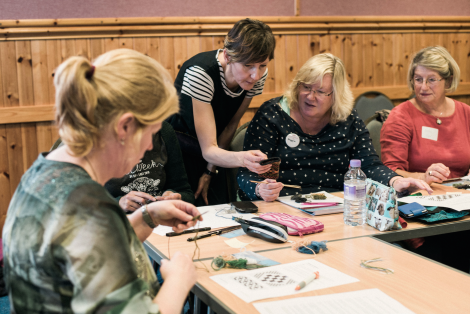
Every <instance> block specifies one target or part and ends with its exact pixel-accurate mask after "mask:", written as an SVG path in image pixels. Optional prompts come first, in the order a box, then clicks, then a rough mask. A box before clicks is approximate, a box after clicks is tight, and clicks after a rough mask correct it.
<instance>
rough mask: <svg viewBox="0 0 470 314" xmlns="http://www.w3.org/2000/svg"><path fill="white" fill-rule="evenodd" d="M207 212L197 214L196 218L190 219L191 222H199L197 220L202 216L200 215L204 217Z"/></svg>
mask: <svg viewBox="0 0 470 314" xmlns="http://www.w3.org/2000/svg"><path fill="white" fill-rule="evenodd" d="M208 212H209V211H208V210H206V211H205V212H203V213H202V214H199V215H197V216H196V217H193V219H191V221H196V220H199V218H200V217H201V216H202V215H205V214H207V213H208Z"/></svg>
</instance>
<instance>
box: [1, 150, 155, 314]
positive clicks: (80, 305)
mask: <svg viewBox="0 0 470 314" xmlns="http://www.w3.org/2000/svg"><path fill="white" fill-rule="evenodd" d="M45 156H46V154H42V155H39V157H38V159H37V160H36V161H35V162H34V164H33V165H32V167H31V168H30V169H29V170H28V171H27V172H26V173H25V174H24V176H23V177H22V179H21V182H20V184H19V186H18V188H17V190H16V192H15V195H14V196H13V198H12V200H11V203H10V207H9V208H8V214H7V218H6V222H5V225H4V227H3V247H4V265H5V266H4V267H5V268H4V273H5V283H6V286H7V289H8V291H9V297H10V302H11V306H12V313H30V314H31V313H158V312H159V308H158V305H157V304H154V303H152V299H153V298H154V297H155V295H156V293H157V292H158V289H159V284H158V281H157V279H156V276H155V272H154V271H153V269H152V267H151V265H150V261H149V259H148V256H147V254H146V253H145V250H144V248H143V246H142V243H141V242H140V241H139V239H138V238H137V236H136V234H135V232H134V230H133V228H132V226H131V225H130V223H129V221H128V219H127V217H126V216H125V214H124V212H123V211H122V210H121V208H120V207H119V204H118V203H117V202H116V200H115V199H113V198H112V197H111V196H110V195H109V194H108V192H107V191H106V189H105V188H104V187H103V186H101V185H99V184H98V183H97V182H95V181H93V180H92V179H91V178H90V176H89V175H88V174H87V172H86V171H85V170H84V169H83V168H81V167H80V166H77V165H74V164H70V163H65V162H57V161H51V160H47V159H45Z"/></svg>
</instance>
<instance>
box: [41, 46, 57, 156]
mask: <svg viewBox="0 0 470 314" xmlns="http://www.w3.org/2000/svg"><path fill="white" fill-rule="evenodd" d="M46 49H47V77H48V78H47V82H48V84H49V103H50V104H54V102H55V88H54V73H55V70H56V69H57V67H58V66H59V65H60V63H61V56H60V49H61V48H60V41H59V40H47V41H46ZM58 131H59V130H58V129H57V127H56V125H55V123H54V122H50V134H51V143H55V141H56V140H57V139H58V138H59V132H58ZM39 152H40V151H39Z"/></svg>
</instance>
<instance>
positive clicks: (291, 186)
mask: <svg viewBox="0 0 470 314" xmlns="http://www.w3.org/2000/svg"><path fill="white" fill-rule="evenodd" d="M250 182H253V183H263V184H269V182H266V181H252V180H250ZM279 183H282V182H279ZM282 185H284V186H286V187H288V188H294V189H301V188H302V187H301V186H300V185H290V184H284V183H282Z"/></svg>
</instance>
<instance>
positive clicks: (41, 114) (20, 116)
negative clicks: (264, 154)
mask: <svg viewBox="0 0 470 314" xmlns="http://www.w3.org/2000/svg"><path fill="white" fill-rule="evenodd" d="M351 90H352V92H353V95H354V98H356V97H357V96H359V95H361V94H363V93H365V92H368V91H377V92H381V93H384V94H385V95H387V96H388V97H389V98H390V99H392V100H400V99H403V100H404V99H408V98H409V97H410V95H411V92H410V90H409V89H408V87H407V86H406V85H400V86H377V87H356V88H352V89H351ZM281 95H282V93H264V94H261V95H259V96H256V97H254V98H253V100H252V102H251V104H250V108H252V109H255V108H259V107H260V106H261V105H262V104H263V103H264V102H265V101H268V100H269V99H271V98H274V97H278V96H281ZM462 95H470V82H469V83H467V82H465V83H460V84H459V88H458V89H457V90H456V91H455V92H454V93H452V94H449V96H462ZM54 115H55V110H54V105H47V106H21V107H3V108H0V124H10V123H27V122H42V121H53V120H54V119H55V116H54Z"/></svg>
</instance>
